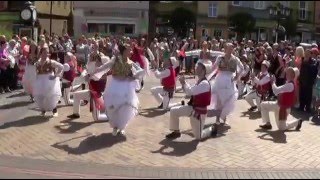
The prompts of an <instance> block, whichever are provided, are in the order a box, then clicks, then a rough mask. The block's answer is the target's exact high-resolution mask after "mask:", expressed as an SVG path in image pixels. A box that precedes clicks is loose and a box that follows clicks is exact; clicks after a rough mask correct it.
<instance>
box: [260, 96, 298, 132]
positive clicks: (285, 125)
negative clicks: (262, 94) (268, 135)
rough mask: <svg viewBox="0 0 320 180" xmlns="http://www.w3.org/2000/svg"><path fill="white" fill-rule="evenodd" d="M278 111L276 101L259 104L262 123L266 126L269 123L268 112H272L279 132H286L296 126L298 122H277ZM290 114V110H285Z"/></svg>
mask: <svg viewBox="0 0 320 180" xmlns="http://www.w3.org/2000/svg"><path fill="white" fill-rule="evenodd" d="M279 111H280V107H279V105H278V103H277V102H276V101H264V102H262V103H261V116H262V123H263V124H267V123H270V116H269V113H270V112H274V116H275V121H276V124H277V127H278V129H279V130H287V129H291V128H294V127H296V126H297V125H298V123H299V120H292V121H290V122H287V121H280V120H279ZM290 112H291V110H290V109H288V110H287V113H288V114H289V113H290Z"/></svg>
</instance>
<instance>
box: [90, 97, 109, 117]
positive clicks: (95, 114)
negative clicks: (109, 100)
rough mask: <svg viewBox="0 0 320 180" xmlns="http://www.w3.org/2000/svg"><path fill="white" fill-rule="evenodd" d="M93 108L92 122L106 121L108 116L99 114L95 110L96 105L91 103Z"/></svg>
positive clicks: (104, 113)
mask: <svg viewBox="0 0 320 180" xmlns="http://www.w3.org/2000/svg"><path fill="white" fill-rule="evenodd" d="M101 99H103V98H102V97H101ZM92 104H93V105H92V106H93V107H92V117H93V120H94V121H107V120H108V116H107V114H106V112H103V113H101V111H100V110H98V109H97V107H96V103H92Z"/></svg>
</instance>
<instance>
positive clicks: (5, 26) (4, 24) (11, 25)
mask: <svg viewBox="0 0 320 180" xmlns="http://www.w3.org/2000/svg"><path fill="white" fill-rule="evenodd" d="M25 2H26V1H0V34H4V35H6V37H11V36H12V35H13V34H19V29H20V28H21V27H23V26H24V25H23V24H22V23H21V21H20V12H21V10H22V9H23V7H24V4H25Z"/></svg>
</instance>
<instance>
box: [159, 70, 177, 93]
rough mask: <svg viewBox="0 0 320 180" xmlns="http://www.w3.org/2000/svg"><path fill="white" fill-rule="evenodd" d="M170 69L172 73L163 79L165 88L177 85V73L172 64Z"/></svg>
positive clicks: (162, 83)
mask: <svg viewBox="0 0 320 180" xmlns="http://www.w3.org/2000/svg"><path fill="white" fill-rule="evenodd" d="M169 71H170V75H169V76H168V77H166V78H163V79H162V80H161V85H162V86H163V89H165V90H166V89H174V87H175V86H176V73H175V71H174V69H173V67H172V66H171V67H170V68H169Z"/></svg>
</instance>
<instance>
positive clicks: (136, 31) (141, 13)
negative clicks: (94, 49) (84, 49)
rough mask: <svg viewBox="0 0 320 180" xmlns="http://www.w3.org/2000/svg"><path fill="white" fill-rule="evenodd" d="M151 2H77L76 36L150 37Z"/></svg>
mask: <svg viewBox="0 0 320 180" xmlns="http://www.w3.org/2000/svg"><path fill="white" fill-rule="evenodd" d="M148 23H149V2H148V1H108V2H103V1H94V2H92V1H75V2H74V26H73V28H74V35H75V37H79V36H81V35H82V34H83V35H93V34H95V33H99V34H101V35H127V36H139V35H144V34H147V33H148Z"/></svg>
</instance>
